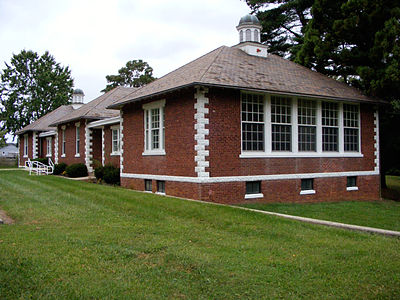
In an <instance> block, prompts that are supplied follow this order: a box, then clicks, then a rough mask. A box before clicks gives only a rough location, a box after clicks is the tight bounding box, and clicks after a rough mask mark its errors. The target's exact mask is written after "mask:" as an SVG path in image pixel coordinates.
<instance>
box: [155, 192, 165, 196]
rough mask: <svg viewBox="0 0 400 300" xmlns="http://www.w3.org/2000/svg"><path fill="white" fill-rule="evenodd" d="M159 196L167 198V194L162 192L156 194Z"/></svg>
mask: <svg viewBox="0 0 400 300" xmlns="http://www.w3.org/2000/svg"><path fill="white" fill-rule="evenodd" d="M156 194H157V195H161V196H165V195H166V194H165V193H161V192H156Z"/></svg>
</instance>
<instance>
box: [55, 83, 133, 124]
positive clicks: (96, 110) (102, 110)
mask: <svg viewBox="0 0 400 300" xmlns="http://www.w3.org/2000/svg"><path fill="white" fill-rule="evenodd" d="M135 90H136V88H130V87H129V88H128V87H121V86H120V87H116V88H114V89H112V90H111V91H109V92H107V93H105V94H103V95H101V96H100V97H97V98H96V99H94V100H92V101H90V102H89V103H87V104H85V105H83V106H82V107H80V108H79V109H77V110H74V111H73V112H71V113H70V114H68V115H66V116H65V117H63V118H60V119H58V120H56V121H55V122H53V123H52V124H51V125H53V126H56V125H58V124H62V123H66V122H70V121H74V120H79V119H89V120H100V119H106V118H112V117H117V116H119V111H116V110H110V109H106V107H107V106H109V105H111V104H113V103H114V101H116V100H119V99H121V98H123V97H125V96H127V95H129V94H131V93H132V92H134V91H135Z"/></svg>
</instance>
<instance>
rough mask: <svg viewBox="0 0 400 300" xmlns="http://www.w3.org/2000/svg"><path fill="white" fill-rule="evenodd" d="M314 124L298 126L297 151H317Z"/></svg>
mask: <svg viewBox="0 0 400 300" xmlns="http://www.w3.org/2000/svg"><path fill="white" fill-rule="evenodd" d="M316 131H317V130H316V127H315V126H299V151H317V142H316V135H317V133H316Z"/></svg>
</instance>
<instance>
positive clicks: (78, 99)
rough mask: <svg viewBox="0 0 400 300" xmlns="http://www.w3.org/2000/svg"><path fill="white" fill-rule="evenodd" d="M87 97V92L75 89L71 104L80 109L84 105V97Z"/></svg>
mask: <svg viewBox="0 0 400 300" xmlns="http://www.w3.org/2000/svg"><path fill="white" fill-rule="evenodd" d="M84 97H85V94H84V93H83V91H82V90H81V89H75V90H74V92H73V93H72V100H71V104H72V107H73V108H74V109H78V108H80V107H81V106H82V105H83V98H84Z"/></svg>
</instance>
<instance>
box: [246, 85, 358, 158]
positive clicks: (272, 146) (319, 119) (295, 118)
mask: <svg viewBox="0 0 400 300" xmlns="http://www.w3.org/2000/svg"><path fill="white" fill-rule="evenodd" d="M241 126H242V154H241V157H263V156H278V157H279V156H281V157H285V156H298V157H310V156H316V157H318V156H327V157H329V156H330V157H335V156H347V157H356V156H361V155H362V154H361V147H360V106H359V105H358V104H348V103H341V102H334V101H321V100H314V99H304V98H297V97H283V96H276V95H271V96H269V95H262V94H256V93H254V94H253V93H242V95H241Z"/></svg>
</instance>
